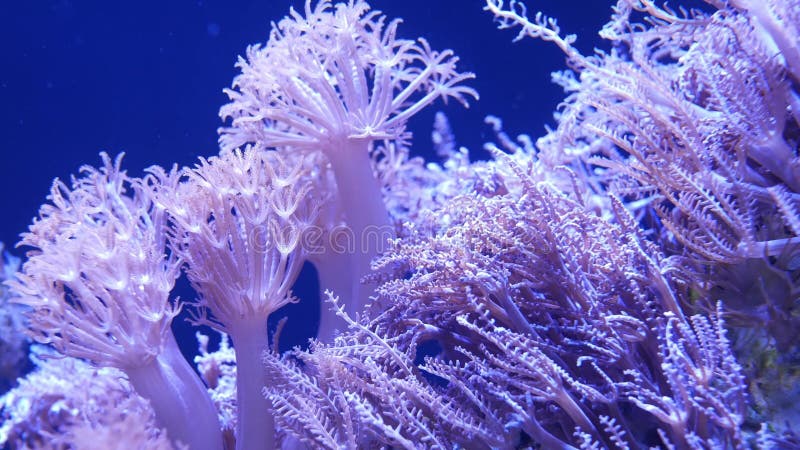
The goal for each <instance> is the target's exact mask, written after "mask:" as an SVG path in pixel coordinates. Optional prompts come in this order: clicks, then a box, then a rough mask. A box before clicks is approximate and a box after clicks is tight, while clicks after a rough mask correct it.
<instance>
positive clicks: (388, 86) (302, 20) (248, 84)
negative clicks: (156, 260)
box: [220, 0, 477, 156]
mask: <svg viewBox="0 0 800 450" xmlns="http://www.w3.org/2000/svg"><path fill="white" fill-rule="evenodd" d="M384 22H385V16H383V15H381V14H380V12H378V11H370V10H369V6H368V5H367V4H366V3H364V2H362V1H354V0H351V1H350V2H349V3H346V4H345V3H341V4H337V5H336V6H335V7H333V6H332V5H331V3H330V2H329V1H320V2H319V3H317V5H316V7H314V8H313V9H312V7H311V2H310V1H307V2H306V6H305V17H303V16H302V15H300V14H298V13H297V12H295V11H292V12H291V14H290V16H289V17H286V18H284V19H283V20H281V21H280V22H279V23H278V24H277V25H275V26H273V29H272V32H271V33H270V39H269V41H268V42H267V44H266V45H265V46H261V45H252V46H250V47H249V48H248V49H247V57H246V58H240V59H239V62H238V63H237V66H238V67H239V68H240V69H241V70H242V73H241V74H240V75H239V76H237V77H236V79H235V80H234V83H233V89H228V90H226V93H227V94H228V96H229V97H230V99H231V103H229V104H228V105H225V106H224V107H223V108H222V109H221V110H220V116H222V117H223V119H228V118H230V119H231V124H230V126H229V127H224V128H221V129H220V134H221V137H220V143H221V145H222V147H223V148H226V149H232V148H236V147H239V146H241V145H243V144H246V143H256V142H257V143H261V144H264V145H266V146H269V147H279V146H292V147H295V148H306V149H312V150H323V151H326V152H330V151H335V149H336V148H337V147H338V144H340V143H341V142H342V141H343V140H345V139H355V140H375V139H398V138H401V137H402V136H403V134H404V132H405V122H406V121H407V120H408V118H409V117H411V116H412V115H414V114H416V113H417V112H419V111H420V110H421V109H422V108H424V107H425V106H427V105H428V104H430V103H432V102H433V101H434V100H436V99H437V98H443V99H445V100H446V99H447V98H454V99H456V100H458V101H459V102H461V103H463V104H465V105H466V104H467V97H474V98H477V93H476V92H475V91H474V90H473V89H471V88H469V87H466V86H462V85H461V84H460V83H461V82H463V81H464V80H467V79H470V78H473V74H471V73H459V72H457V71H456V62H457V61H458V58H457V57H455V56H453V53H452V51H450V50H445V51H442V52H437V51H434V50H432V49H431V48H430V46H429V45H428V43H427V41H425V40H424V39H422V38H420V39H418V40H417V41H416V42H415V41H411V40H405V39H397V38H396V32H397V26H398V25H399V23H400V20H393V21H391V22H389V23H388V24H385V23H384ZM329 156H330V155H329Z"/></svg>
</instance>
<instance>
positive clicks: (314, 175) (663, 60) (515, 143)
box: [0, 0, 800, 450]
mask: <svg viewBox="0 0 800 450" xmlns="http://www.w3.org/2000/svg"><path fill="white" fill-rule="evenodd" d="M485 9H486V10H487V11H488V14H487V16H493V17H494V18H495V20H496V21H497V24H498V26H499V28H500V29H514V30H516V32H517V37H516V39H524V38H533V39H540V40H543V41H545V42H548V43H552V44H554V45H555V46H557V47H558V48H559V49H560V50H561V51H563V53H564V54H565V56H566V60H567V64H568V66H569V69H568V70H566V71H563V72H559V73H556V74H554V75H553V79H554V81H555V82H556V83H557V84H558V85H560V86H561V87H563V88H564V91H565V93H566V98H565V99H564V101H563V102H562V104H561V106H560V108H559V110H558V111H557V114H556V116H555V120H556V124H555V127H553V128H548V129H547V132H546V134H545V135H544V136H542V137H540V138H539V139H538V140H536V141H534V140H533V139H531V138H529V137H527V136H520V137H518V138H512V137H510V136H508V135H507V134H506V133H505V132H504V131H503V128H502V121H501V120H500V119H499V118H497V117H488V118H487V119H486V123H487V124H488V125H490V126H491V127H492V129H493V130H494V132H495V136H496V141H497V142H496V143H487V144H486V150H487V151H488V152H489V154H490V156H491V158H490V159H489V160H487V161H471V160H470V153H469V151H468V150H467V149H464V148H458V147H457V145H456V138H455V136H454V135H453V133H452V131H451V129H450V127H449V124H448V122H447V118H446V117H445V116H444V115H443V114H437V116H436V121H435V123H434V133H433V136H432V138H433V139H432V141H433V146H434V149H435V150H436V154H437V155H438V157H439V158H440V161H424V160H422V159H421V158H419V157H412V156H411V155H412V152H411V150H410V148H411V145H412V143H411V140H410V135H409V133H408V132H407V130H406V122H407V120H408V119H409V118H410V117H411V116H413V115H415V114H417V113H418V112H419V111H420V110H422V109H423V108H426V107H428V106H429V105H431V104H432V103H433V102H434V101H437V100H439V99H441V100H444V101H446V100H448V99H452V100H456V101H458V102H460V103H462V104H464V105H465V106H466V105H467V100H468V99H477V98H478V95H477V92H475V91H474V90H473V89H472V88H471V87H469V82H470V80H471V79H472V78H473V75H472V74H471V73H468V72H460V71H459V70H458V69H457V67H456V63H457V61H458V58H457V57H456V56H455V55H453V52H451V51H449V50H444V51H436V50H433V49H432V48H431V46H430V45H429V44H428V42H427V41H426V40H425V39H423V38H418V39H417V40H406V39H401V38H400V37H398V36H399V34H400V21H399V20H388V19H387V18H386V17H385V16H384V15H382V14H381V13H380V12H379V11H373V10H371V9H370V7H369V5H368V4H367V3H366V2H364V1H362V0H348V1H346V2H341V3H337V4H333V3H332V2H331V1H329V0H319V1H316V2H313V1H311V0H307V1H306V3H305V7H304V9H303V10H302V11H295V10H290V12H289V15H288V16H287V17H286V18H284V19H282V20H280V21H278V22H277V23H275V24H273V26H272V29H271V32H270V36H269V40H268V41H267V42H266V44H258V45H254V46H251V47H249V48H248V49H247V52H246V56H245V57H242V58H240V60H239V63H238V64H237V67H238V68H239V69H241V74H240V75H238V76H237V77H236V79H235V80H234V83H233V87H232V88H231V89H229V90H226V93H227V94H228V96H229V98H230V103H228V104H226V105H224V106H223V107H222V109H221V111H220V115H221V116H222V118H223V120H224V121H225V123H224V125H223V126H222V127H221V128H220V129H219V133H220V147H221V151H220V153H219V154H218V155H216V156H211V157H208V158H200V161H199V162H198V163H197V164H196V165H195V166H194V167H184V168H178V167H177V166H176V167H173V168H172V169H169V170H167V169H164V168H161V167H158V166H154V167H151V168H150V169H148V171H147V173H146V174H145V175H144V176H143V177H141V178H137V177H133V176H129V175H127V174H126V173H125V171H123V170H122V168H121V160H122V158H121V156H119V157H117V158H116V159H111V158H110V157H109V156H107V155H106V154H105V153H103V154H101V158H102V165H101V167H100V168H94V167H90V166H85V167H84V168H83V169H82V171H81V174H80V175H79V176H77V177H74V178H73V180H72V182H71V183H70V184H69V185H68V184H66V183H63V182H61V181H58V180H56V182H55V183H54V185H53V187H52V189H51V191H50V196H49V198H48V200H49V202H48V203H47V204H45V205H44V206H42V208H41V210H40V214H39V218H37V219H35V220H34V222H33V224H32V225H31V227H30V230H29V231H28V232H27V233H25V234H24V235H23V240H22V244H23V245H26V246H28V247H30V248H31V250H30V251H29V252H28V254H27V255H26V258H27V259H26V261H25V262H24V264H23V265H22V268H21V269H20V270H18V271H17V273H16V274H15V275H13V276H9V275H8V274H6V277H7V278H9V280H8V281H6V282H5V286H7V287H8V288H9V292H5V291H3V292H2V294H3V298H4V299H5V298H8V297H9V295H10V298H11V300H12V301H13V302H15V303H18V304H22V305H27V308H28V309H27V323H26V324H25V325H24V326H25V328H26V329H27V332H28V335H29V336H31V337H32V338H33V339H35V340H36V341H38V342H40V343H42V344H48V345H49V346H50V347H52V348H53V349H54V350H41V349H39V347H36V348H37V350H36V353H35V354H36V355H39V354H42V352H44V353H45V354H46V355H48V359H42V358H41V357H36V358H35V359H34V360H35V362H36V364H37V366H38V369H37V370H36V371H34V372H33V373H32V374H30V375H28V376H27V377H26V378H24V379H23V380H22V381H21V383H20V386H18V387H17V388H15V389H14V390H12V391H11V392H9V393H8V394H6V395H5V396H4V397H3V401H2V408H1V409H0V414H2V416H3V420H4V425H3V427H2V428H0V444H7V445H11V446H12V447H20V448H25V447H33V448H51V447H52V448H84V446H86V448H95V447H98V446H99V447H100V448H181V447H183V446H187V447H189V448H192V449H202V448H215V449H216V448H237V449H258V448H286V449H297V448H331V449H339V448H348V449H357V448H406V449H416V448H439V449H446V448H469V449H483V448H486V449H489V448H497V449H511V448H547V449H551V448H552V449H578V448H580V449H600V448H615V449H621V450H622V449H632V448H676V449H710V448H737V449H739V448H742V449H743V448H762V449H768V448H798V447H800V439H799V438H798V436H797V434H796V430H795V429H793V426H794V424H796V423H797V420H798V411H797V406H796V404H797V402H796V397H797V395H798V394H797V379H798V376H800V370H799V369H798V367H800V334H798V329H800V327H799V326H800V323H799V322H798V320H800V319H798V317H800V315H798V304H799V301H800V297H798V292H800V290H798V277H799V276H800V265H799V264H797V261H798V256H800V213H799V212H798V211H800V208H798V201H800V179H799V178H798V177H800V157H799V156H798V152H797V146H798V141H800V113H798V110H800V92H798V86H800V47H798V42H800V29H798V23H800V3H799V2H797V1H796V0H794V1H784V2H779V1H766V2H757V1H749V0H730V1H723V0H706V1H705V2H704V3H703V6H702V8H701V9H689V10H684V9H678V10H674V9H670V8H669V7H667V6H666V5H664V6H659V5H658V4H656V3H655V2H653V1H650V0H618V1H617V2H616V5H615V6H614V7H613V14H612V17H611V21H610V22H609V23H608V24H607V25H606V26H605V28H603V30H602V31H601V36H602V37H603V38H604V39H605V40H606V41H607V42H608V44H609V49H608V50H606V51H602V50H597V51H596V52H595V53H594V54H592V55H584V54H582V53H581V52H580V51H578V50H577V49H576V47H575V46H574V43H575V39H576V37H575V36H572V35H564V34H562V33H561V31H560V29H559V27H558V25H557V24H556V21H555V20H554V19H552V18H549V17H546V16H544V15H542V14H541V13H535V14H532V15H529V14H528V11H527V9H526V7H525V5H524V4H522V3H521V2H517V1H513V0H512V1H508V2H504V1H503V0H486V3H485ZM487 20H488V18H487ZM415 145H419V144H415ZM305 262H310V263H311V264H313V265H314V266H315V267H316V269H317V273H318V276H319V281H320V287H321V289H322V290H323V291H324V297H325V302H324V306H323V311H322V319H321V325H320V329H319V333H318V335H317V339H313V340H312V341H311V342H310V345H309V347H308V348H307V349H301V348H295V349H294V350H292V351H290V352H287V353H284V354H280V353H279V347H278V345H277V341H278V340H279V339H280V334H281V330H282V328H283V327H284V326H285V325H286V323H287V322H286V321H285V320H284V321H282V322H281V323H280V324H279V326H278V329H277V331H276V332H275V333H274V334H273V335H271V336H270V335H269V334H268V329H267V322H268V319H269V318H270V316H272V315H273V313H275V311H277V310H278V309H280V308H282V307H284V306H285V305H287V304H288V303H292V302H296V301H299V300H298V299H297V298H296V297H295V296H294V295H293V294H292V288H293V285H294V284H295V282H296V280H297V277H298V274H299V272H300V270H301V268H302V266H303V264H304V263H305ZM12 266H13V265H12ZM15 270H16V268H15V267H11V269H9V270H7V272H11V271H15ZM181 273H183V274H185V275H186V277H187V278H188V280H189V281H190V282H191V284H192V286H193V287H194V289H195V291H196V293H197V298H196V299H189V300H188V301H179V300H177V299H173V298H171V292H172V289H173V287H174V284H175V280H176V279H177V278H178V277H179V276H180V275H181ZM4 301H6V300H4ZM181 308H187V309H188V310H189V311H191V313H192V314H193V319H194V323H195V324H198V325H208V326H210V327H212V328H214V329H216V330H217V331H219V332H221V333H224V334H222V337H221V339H220V344H219V349H218V350H217V351H211V349H210V348H209V346H210V342H211V338H210V337H209V336H206V335H203V334H200V333H198V334H197V340H198V342H199V355H198V356H197V357H196V358H195V361H194V362H195V364H196V365H197V369H198V370H197V372H199V374H200V377H198V376H197V373H195V372H194V371H193V370H192V369H191V367H190V366H189V365H188V362H187V361H186V360H185V359H184V358H183V357H182V356H181V355H180V353H179V351H178V349H177V346H176V344H175V338H174V336H173V334H172V331H171V329H170V326H171V322H172V319H173V317H174V316H175V315H176V314H177V312H178V311H179V310H180V309H181ZM4 310H5V308H3V309H0V311H4ZM3 314H5V313H3ZM1 318H2V316H0V319H1ZM17 326H18V325H17V324H16V322H14V327H17ZM0 342H3V345H7V344H5V342H9V343H12V341H11V340H10V339H6V338H4V340H3V341H0ZM15 342H16V341H15ZM12 344H13V345H14V346H16V347H15V348H20V347H19V345H18V344H16V343H12ZM50 351H54V352H57V353H53V354H50V353H49V352H50ZM9 354H11V353H9ZM12 356H13V355H12ZM78 358H80V359H78ZM77 386H81V387H82V388H81V389H77ZM108 440H111V441H108ZM48 446H50V447H48ZM92 446H94V447H92Z"/></svg>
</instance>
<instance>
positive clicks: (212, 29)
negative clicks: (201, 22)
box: [206, 22, 220, 37]
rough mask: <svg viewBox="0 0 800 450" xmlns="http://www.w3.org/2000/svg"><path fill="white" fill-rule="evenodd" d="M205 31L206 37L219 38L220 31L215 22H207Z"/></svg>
mask: <svg viewBox="0 0 800 450" xmlns="http://www.w3.org/2000/svg"><path fill="white" fill-rule="evenodd" d="M206 31H207V32H208V35H209V36H211V37H217V36H219V31H220V29H219V24H218V23H216V22H209V24H208V26H207V27H206Z"/></svg>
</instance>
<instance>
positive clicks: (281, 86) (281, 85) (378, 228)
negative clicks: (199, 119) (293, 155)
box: [220, 0, 477, 339]
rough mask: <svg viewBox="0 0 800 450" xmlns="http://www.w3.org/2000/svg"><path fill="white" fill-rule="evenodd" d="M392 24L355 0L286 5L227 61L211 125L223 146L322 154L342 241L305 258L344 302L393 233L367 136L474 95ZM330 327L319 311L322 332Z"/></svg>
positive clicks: (440, 59) (452, 62)
mask: <svg viewBox="0 0 800 450" xmlns="http://www.w3.org/2000/svg"><path fill="white" fill-rule="evenodd" d="M399 23H400V21H399V20H393V21H391V22H389V23H386V18H385V16H383V15H382V14H381V13H380V12H378V11H370V7H369V5H367V3H365V2H363V1H360V0H350V1H349V2H347V3H339V4H336V5H335V6H333V5H332V4H331V2H330V1H328V0H323V1H320V2H318V3H317V4H316V6H314V7H312V2H311V0H307V1H306V4H305V14H304V15H303V14H300V13H298V12H296V11H294V10H292V11H291V12H290V15H289V17H286V18H284V19H283V20H281V21H280V22H278V24H277V25H274V26H273V29H272V31H271V33H270V38H269V41H268V42H267V43H266V45H264V46H261V45H253V46H251V47H249V48H248V49H247V57H246V59H245V58H242V59H240V60H239V63H238V64H237V65H238V66H239V67H240V68H241V69H242V73H241V74H240V75H238V76H237V77H236V79H235V80H234V83H233V89H230V90H227V91H226V92H227V93H228V96H229V97H230V99H231V103H229V104H227V105H225V106H224V107H223V108H222V109H221V110H220V115H221V116H222V117H223V118H227V119H230V126H226V127H223V128H221V129H220V145H221V147H222V148H223V149H233V148H236V147H239V146H241V145H244V144H246V143H255V144H258V145H262V146H265V147H287V148H289V149H291V150H292V151H301V152H322V153H323V154H324V155H325V157H326V158H327V160H328V163H329V164H330V165H331V167H332V169H333V175H334V178H335V183H336V189H337V191H338V195H337V199H338V201H337V205H338V207H337V208H335V209H334V212H335V214H338V215H343V216H344V221H345V222H346V230H347V236H346V237H345V239H347V240H349V241H351V242H350V244H352V245H346V246H345V247H344V248H338V247H336V246H334V248H330V249H328V252H327V253H326V254H325V255H322V256H320V257H317V258H315V259H314V263H315V264H316V265H317V269H318V271H319V272H320V278H321V280H322V284H329V285H328V286H325V287H327V288H331V289H334V290H336V291H337V292H340V293H341V294H342V295H343V296H344V298H345V302H346V303H347V304H348V305H349V306H348V309H350V310H353V311H357V310H359V309H361V307H362V306H363V305H364V304H365V303H366V301H367V298H368V296H369V295H370V293H371V291H370V289H369V288H368V286H362V284H361V283H360V279H361V277H362V276H363V275H365V274H366V273H367V271H368V270H369V263H370V260H371V259H372V258H373V257H374V256H376V254H377V253H378V250H379V248H378V247H380V246H381V245H382V244H383V241H384V240H385V239H386V238H388V237H391V236H392V234H393V233H392V228H391V227H390V226H389V217H388V214H387V211H386V206H385V205H384V202H383V199H382V198H381V189H380V185H379V183H378V181H377V180H376V178H375V176H374V175H373V171H374V169H373V167H372V162H371V155H370V153H371V148H372V142H373V141H376V140H390V141H402V140H403V139H404V137H405V135H406V131H405V123H406V121H407V120H408V119H409V117H411V116H413V115H414V114H416V113H417V112H419V111H420V110H421V109H422V108H424V107H426V106H427V105H429V104H431V103H432V102H433V101H434V100H436V99H438V98H442V99H444V100H447V99H448V98H452V99H455V100H458V101H460V102H461V103H463V104H465V105H466V104H467V98H468V97H475V98H477V93H476V92H475V91H474V90H473V89H471V88H469V87H466V86H463V85H461V83H462V82H463V81H465V80H467V79H469V78H472V77H473V75H472V74H470V73H459V72H457V71H456V62H457V61H458V58H457V57H455V56H453V53H452V52H451V51H449V50H446V51H442V52H438V51H435V50H433V49H431V47H430V45H429V44H428V42H427V41H426V40H425V39H422V38H419V39H418V40H417V41H416V42H415V41H411V40H405V39H399V38H397V36H396V35H397V28H398V25H399ZM334 220H335V221H334V223H333V224H332V225H337V224H338V219H337V218H334ZM343 253H346V254H344V255H343ZM345 272H346V273H345ZM333 283H336V284H333ZM331 326H333V324H329V323H327V317H326V315H324V314H323V324H322V326H321V328H322V329H321V331H320V333H321V335H322V336H323V337H324V338H325V339H328V338H330V336H331V333H332V329H330V327H331Z"/></svg>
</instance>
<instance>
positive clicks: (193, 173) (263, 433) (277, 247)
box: [148, 146, 324, 449]
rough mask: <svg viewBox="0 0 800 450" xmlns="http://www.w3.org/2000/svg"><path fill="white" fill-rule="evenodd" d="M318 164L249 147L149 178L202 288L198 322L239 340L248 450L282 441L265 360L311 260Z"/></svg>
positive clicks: (176, 248) (240, 441)
mask: <svg viewBox="0 0 800 450" xmlns="http://www.w3.org/2000/svg"><path fill="white" fill-rule="evenodd" d="M311 162H313V158H312V157H304V156H303V155H297V154H286V153H284V152H277V151H264V150H262V149H260V148H257V147H253V146H247V147H246V148H244V149H236V150H222V151H221V152H220V155H219V156H215V157H211V158H208V159H202V160H201V163H200V164H198V165H197V167H195V168H192V169H184V170H183V171H180V172H179V171H176V170H173V171H172V172H170V173H166V172H164V171H163V170H161V169H160V168H153V169H151V173H152V176H151V177H150V178H149V179H148V180H149V181H150V182H151V183H150V187H151V188H152V189H153V191H154V192H155V196H156V203H157V205H158V208H157V209H158V210H159V211H162V212H166V213H168V214H169V217H170V222H171V227H170V229H169V233H170V247H171V249H172V251H173V252H174V254H175V255H177V256H178V257H180V258H181V259H182V260H183V261H184V262H185V264H186V273H187V275H188V277H189V280H190V281H191V282H192V285H193V286H194V287H195V289H196V290H197V292H198V293H199V295H200V298H199V301H198V303H197V305H196V307H197V309H198V311H199V322H200V323H205V324H208V325H211V326H212V327H214V328H217V329H218V330H220V331H223V332H225V333H227V334H229V335H230V336H231V339H232V340H233V345H234V350H235V352H236V363H237V364H236V394H237V395H236V401H237V411H238V418H237V433H236V446H237V448H239V449H254V448H261V447H263V448H267V447H271V446H272V442H273V439H274V429H273V426H272V418H271V417H270V416H269V413H268V410H267V407H268V405H267V403H266V401H265V399H264V398H263V396H262V395H261V389H262V388H263V387H264V385H269V384H270V383H269V380H268V379H267V378H265V376H264V375H265V373H264V370H263V368H262V367H261V365H260V363H259V359H260V355H261V353H262V352H264V351H268V350H269V349H270V347H269V345H268V342H267V319H268V318H269V315H270V314H271V313H272V312H274V311H275V310H277V309H278V308H280V307H281V306H283V305H285V304H287V303H289V302H291V301H294V298H293V297H292V295H291V292H290V289H291V287H292V284H294V281H295V280H296V278H297V275H298V274H299V273H300V269H301V268H302V266H303V262H304V261H305V259H306V248H305V246H304V245H301V244H305V243H304V242H302V241H301V239H302V238H303V236H304V234H305V231H306V229H307V228H308V227H310V226H311V225H314V224H315V223H316V220H317V216H318V213H319V205H320V202H321V201H322V200H323V199H324V198H320V197H316V196H315V195H313V193H312V190H313V188H314V186H313V183H312V181H311V180H309V175H308V174H309V171H310V166H309V164H310V163H311ZM181 179H183V181H181Z"/></svg>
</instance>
